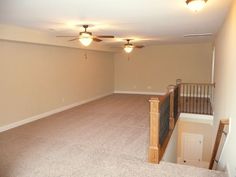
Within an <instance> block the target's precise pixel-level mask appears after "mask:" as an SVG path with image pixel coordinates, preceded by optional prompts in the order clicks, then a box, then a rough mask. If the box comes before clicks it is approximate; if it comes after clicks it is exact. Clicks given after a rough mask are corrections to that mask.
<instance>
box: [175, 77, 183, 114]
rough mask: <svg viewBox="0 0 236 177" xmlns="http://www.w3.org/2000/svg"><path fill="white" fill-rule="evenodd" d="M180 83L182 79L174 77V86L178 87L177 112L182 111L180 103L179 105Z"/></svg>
mask: <svg viewBox="0 0 236 177" xmlns="http://www.w3.org/2000/svg"><path fill="white" fill-rule="evenodd" d="M181 83H182V79H176V86H177V87H178V113H180V112H181V111H182V105H181V89H182V88H181Z"/></svg>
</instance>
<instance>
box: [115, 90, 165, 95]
mask: <svg viewBox="0 0 236 177" xmlns="http://www.w3.org/2000/svg"><path fill="white" fill-rule="evenodd" d="M114 93H120V94H136V95H165V93H163V92H136V91H121V90H115V91H114Z"/></svg>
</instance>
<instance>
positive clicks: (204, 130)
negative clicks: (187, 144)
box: [177, 120, 213, 162]
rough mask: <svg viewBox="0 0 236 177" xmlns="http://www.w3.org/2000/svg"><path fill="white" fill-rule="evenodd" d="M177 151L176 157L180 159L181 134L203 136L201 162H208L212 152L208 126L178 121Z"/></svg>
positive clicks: (209, 127) (210, 133)
mask: <svg viewBox="0 0 236 177" xmlns="http://www.w3.org/2000/svg"><path fill="white" fill-rule="evenodd" d="M178 128H179V130H178V135H179V136H178V148H177V149H178V150H177V155H178V157H181V145H182V133H184V132H185V133H193V134H201V135H203V154H202V160H203V161H205V162H209V161H210V158H211V150H212V129H213V127H212V126H211V125H209V124H204V123H197V122H190V121H183V120H179V125H178Z"/></svg>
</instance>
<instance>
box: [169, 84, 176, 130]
mask: <svg viewBox="0 0 236 177" xmlns="http://www.w3.org/2000/svg"><path fill="white" fill-rule="evenodd" d="M174 89H175V85H169V86H168V92H169V93H170V118H169V129H170V130H173V129H174V127H175V118H174Z"/></svg>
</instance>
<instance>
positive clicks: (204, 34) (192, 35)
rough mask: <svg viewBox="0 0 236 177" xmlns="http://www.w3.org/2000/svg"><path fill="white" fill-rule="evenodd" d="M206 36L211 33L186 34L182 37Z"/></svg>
mask: <svg viewBox="0 0 236 177" xmlns="http://www.w3.org/2000/svg"><path fill="white" fill-rule="evenodd" d="M207 36H213V34H212V33H202V34H187V35H184V37H189V38H191V37H207Z"/></svg>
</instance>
